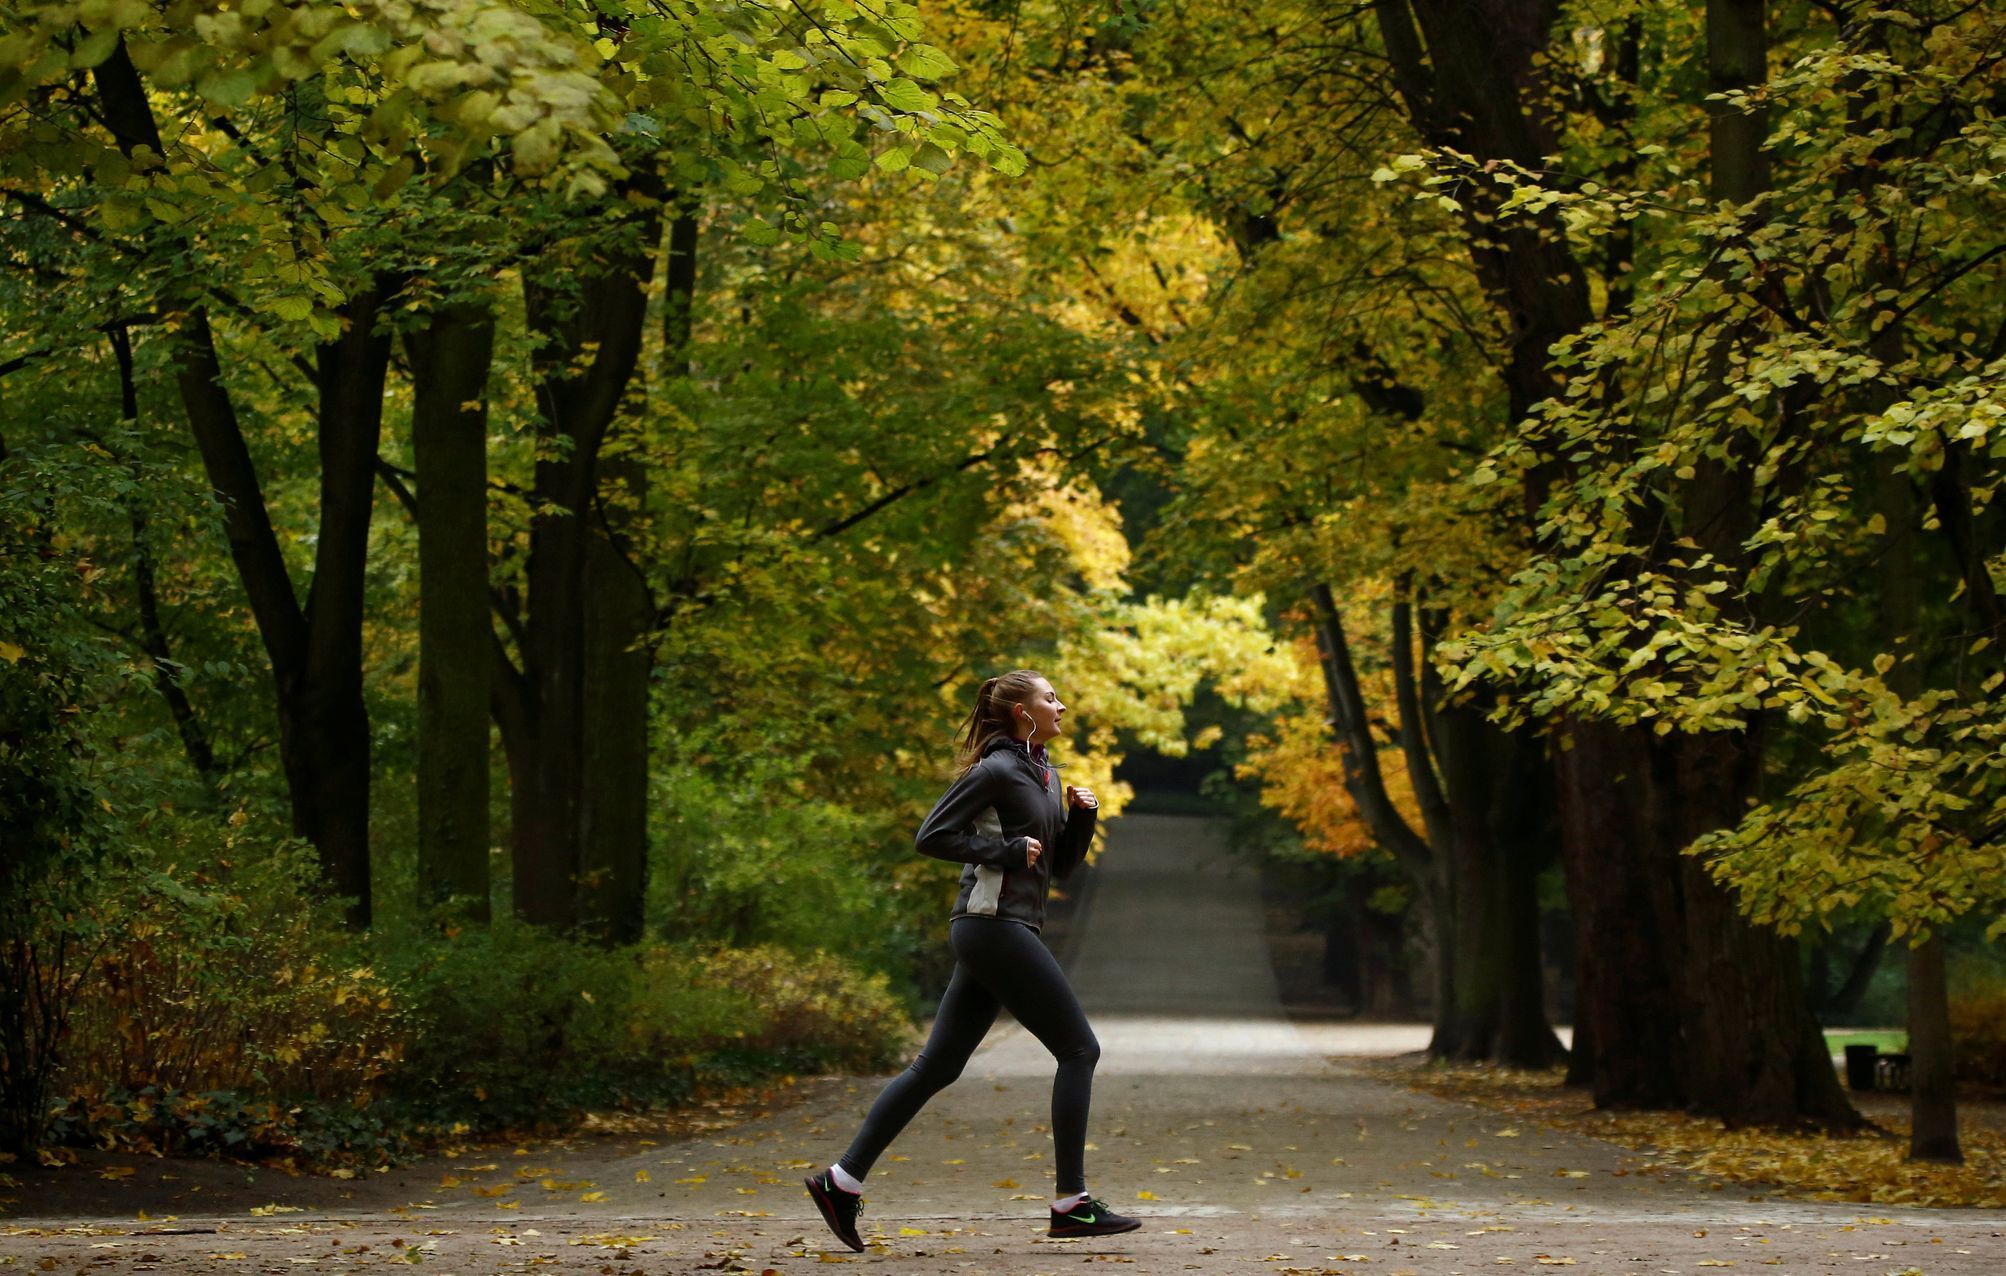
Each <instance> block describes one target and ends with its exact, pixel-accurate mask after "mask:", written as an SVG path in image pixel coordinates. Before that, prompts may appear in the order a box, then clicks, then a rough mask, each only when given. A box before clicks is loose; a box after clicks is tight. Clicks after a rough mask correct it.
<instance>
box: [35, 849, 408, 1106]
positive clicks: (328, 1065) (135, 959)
mask: <svg viewBox="0 0 2006 1276" xmlns="http://www.w3.org/2000/svg"><path fill="white" fill-rule="evenodd" d="M244 823H245V821H244V819H243V817H242V815H241V814H240V815H239V816H237V817H235V818H234V819H233V821H232V825H231V826H229V827H219V826H216V825H210V824H206V823H203V822H199V821H184V822H178V823H175V824H172V825H170V826H168V827H167V828H165V829H163V830H159V831H157V834H156V841H155V842H154V844H153V845H151V846H148V847H145V848H142V849H141V851H140V852H139V853H138V854H136V855H134V856H133V857H132V858H130V859H128V860H127V861H125V862H124V863H122V864H119V865H117V866H115V867H112V868H110V869H108V870H107V872H106V874H105V876H104V878H103V879H102V882H101V887H100V890H99V892H98V894H97V898H96V900H95V902H94V904H93V911H94V912H95V913H96V914H97V916H98V918H99V921H100V925H101V926H102V928H103V929H104V931H105V932H106V933H108V934H110V935H112V936H115V937H116V939H115V942H113V943H110V944H107V945H106V946H105V947H103V948H102V949H101V950H100V951H99V952H98V953H97V955H96V957H95V959H94V960H93V962H92V966H91V971H90V978H89V979H87V980H86V981H85V982H84V984H83V985H82V987H81V988H80V989H79V993H78V998H77V1001H76V1004H75V1007H74V1009H73V1011H72V1015H71V1021H70V1037H69V1040H68V1042H67V1043H66V1050H65V1055H66V1057H65V1060H64V1064H63V1072H62V1077H63V1085H64V1088H65V1089H66V1090H68V1091H69V1092H70V1093H72V1094H73V1095H75V1094H84V1095H90V1094H93V1093H106V1094H108V1093H111V1092H115V1091H124V1092H128V1093H138V1092H140V1091H143V1090H146V1089H147V1088H148V1087H152V1088H154V1089H155V1090H156V1091H159V1092H166V1093H199V1092H217V1091H237V1092H242V1093H244V1094H255V1095H267V1096H271V1097H273V1098H275V1099H282V1100H300V1099H318V1100H322V1101H327V1102H345V1103H351V1104H354V1105H356V1106H358V1107H359V1106H366V1105H367V1104H368V1103H369V1102H370V1100H371V1099H372V1098H373V1097H374V1096H375V1094H376V1091H377V1083H378V1082H379V1081H380V1080H381V1079H382V1078H383V1077H384V1076H385V1075H386V1074H387V1072H388V1071H389V1069H390V1068H391V1067H392V1066H393V1065H395V1063H396V1062H397V1059H398V1056H399V1053H400V1051H401V1048H402V1046H401V1042H402V1037H403V1028H402V1025H401V1023H400V1017H401V1012H400V1010H399V1007H398V1005H397V1000H396V996H395V993H394V992H393V990H392V988H391V987H390V985H389V984H388V982H386V981H385V980H384V979H382V978H381V977H379V976H378V975H377V974H376V973H375V971H374V969H373V967H372V965H371V962H370V955H369V952H368V950H367V948H366V947H365V946H364V943H363V941H361V940H359V939H357V938H356V937H354V936H352V935H350V934H349V933H348V932H347V931H345V930H344V929H343V927H342V924H341V917H340V913H339V911H338V909H337V908H336V907H335V905H334V904H333V903H332V902H330V901H326V900H322V899H320V898H319V897H318V895H317V894H316V892H315V889H314V884H315V880H316V874H317V872H318V867H317V864H316V862H315V858H314V855H313V852H312V850H311V848H309V847H307V846H306V845H305V844H303V843H300V842H296V841H293V840H291V839H289V838H286V839H280V838H271V837H261V836H259V835H257V834H253V833H247V832H246V831H245V830H244V827H243V826H244Z"/></svg>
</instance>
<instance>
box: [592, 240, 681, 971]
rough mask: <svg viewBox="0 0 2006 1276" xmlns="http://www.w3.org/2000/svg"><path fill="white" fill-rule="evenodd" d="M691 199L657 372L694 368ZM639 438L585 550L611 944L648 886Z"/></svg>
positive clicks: (595, 794)
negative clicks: (691, 349)
mask: <svg viewBox="0 0 2006 1276" xmlns="http://www.w3.org/2000/svg"><path fill="white" fill-rule="evenodd" d="M698 229H699V223H698V219H697V214H696V211H695V209H694V208H691V207H688V206H684V207H683V208H681V210H680V211H679V212H678V213H677V215H676V216H675V217H674V218H673V219H672V220H671V221H670V223H669V233H668V237H667V239H668V242H667V245H666V253H665V260H664V269H663V274H664V284H665V287H666V293H667V295H666V297H665V298H664V304H663V307H662V347H661V357H660V361H659V365H658V367H657V369H656V371H657V375H658V377H659V378H660V379H661V380H662V381H664V382H667V381H670V380H679V379H681V378H684V377H687V376H688V375H689V343H690V332H691V324H692V320H693V310H692V307H693V305H694V302H695V294H696V274H697V235H698ZM646 456H647V452H646V441H645V439H636V440H635V442H634V444H633V446H631V447H630V448H628V449H627V450H625V451H623V452H620V453H618V454H617V455H614V456H610V457H609V458H608V459H607V461H606V468H605V475H604V479H603V481H602V483H601V489H602V495H601V498H600V500H599V502H598V513H599V517H598V518H597V519H595V520H594V522H595V527H594V535H593V537H592V541H591V545H590V548H589V549H588V551H587V556H588V557H587V564H586V574H587V581H588V587H589V590H590V597H589V599H588V602H587V613H586V620H585V628H586V648H587V656H586V668H585V685H586V698H587V699H586V706H585V714H586V720H587V728H586V748H587V756H586V759H585V768H586V769H585V777H584V784H585V788H584V795H583V798H582V806H581V811H580V819H581V821H582V827H581V830H580V839H581V840H580V849H579V855H580V866H581V876H580V896H579V920H580V923H581V926H582V927H583V928H584V929H586V930H587V931H589V932H590V933H592V934H593V935H595V936H597V937H598V938H600V939H601V940H603V941H604V942H607V943H633V942H634V941H636V940H638V939H640V938H641V935H642V932H643V930H644V929H645V923H646V907H645V905H646V896H647V888H648V809H649V802H648V797H649V794H648V724H649V716H648V707H649V680H650V675H651V673H652V672H653V669H654V652H653V648H652V647H651V646H650V645H649V640H650V631H651V629H652V628H653V626H654V623H655V619H654V611H655V609H654V600H653V597H652V595H651V594H650V592H649V589H648V584H647V580H646V578H645V576H644V575H643V565H642V564H641V563H640V562H639V561H637V556H636V555H637V551H636V546H635V540H636V533H637V532H638V530H639V528H640V527H641V526H642V525H643V524H644V523H645V518H644V517H643V511H645V510H646V508H647V500H648V469H647V462H646Z"/></svg>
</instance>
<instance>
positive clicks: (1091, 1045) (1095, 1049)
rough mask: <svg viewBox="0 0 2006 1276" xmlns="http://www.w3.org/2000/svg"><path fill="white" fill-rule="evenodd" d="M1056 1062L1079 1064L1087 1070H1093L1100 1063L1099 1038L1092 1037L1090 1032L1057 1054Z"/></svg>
mask: <svg viewBox="0 0 2006 1276" xmlns="http://www.w3.org/2000/svg"><path fill="white" fill-rule="evenodd" d="M1058 1060H1059V1062H1060V1063H1080V1064H1085V1065H1086V1066H1087V1067H1088V1068H1089V1069H1091V1068H1093V1067H1094V1066H1095V1065H1097V1064H1099V1063H1100V1061H1101V1043H1100V1038H1098V1037H1096V1036H1094V1035H1093V1034H1092V1033H1091V1032H1090V1033H1088V1034H1087V1035H1086V1036H1085V1037H1084V1038H1082V1039H1081V1040H1080V1041H1077V1042H1075V1043H1074V1044H1073V1045H1071V1046H1069V1047H1067V1048H1066V1049H1064V1050H1061V1051H1060V1052H1059V1054H1058Z"/></svg>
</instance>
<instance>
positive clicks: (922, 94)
mask: <svg viewBox="0 0 2006 1276" xmlns="http://www.w3.org/2000/svg"><path fill="white" fill-rule="evenodd" d="M878 100H879V101H881V102H883V103H884V104H885V105H886V106H889V107H890V108H892V109H893V110H894V111H903V112H906V113H907V114H916V113H918V112H920V111H931V110H933V109H934V108H935V107H937V106H939V105H940V99H939V98H937V97H935V96H934V95H933V94H931V93H929V92H927V91H926V90H925V89H923V88H921V87H920V86H919V85H917V84H914V83H913V82H912V81H911V80H907V79H896V80H893V81H892V82H891V83H890V84H886V85H883V86H881V87H880V88H879V89H878Z"/></svg>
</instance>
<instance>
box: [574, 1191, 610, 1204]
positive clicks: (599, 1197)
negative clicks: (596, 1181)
mask: <svg viewBox="0 0 2006 1276" xmlns="http://www.w3.org/2000/svg"><path fill="white" fill-rule="evenodd" d="M578 1199H579V1200H580V1201H582V1202H584V1203H585V1204H587V1205H589V1204H591V1203H592V1202H594V1201H603V1200H605V1199H606V1193H604V1192H587V1193H586V1194H585V1195H583V1196H581V1197H579V1198H578Z"/></svg>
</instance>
